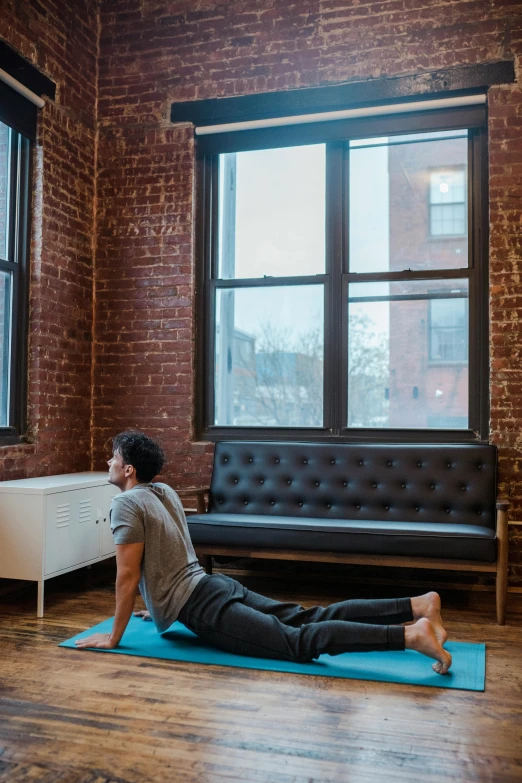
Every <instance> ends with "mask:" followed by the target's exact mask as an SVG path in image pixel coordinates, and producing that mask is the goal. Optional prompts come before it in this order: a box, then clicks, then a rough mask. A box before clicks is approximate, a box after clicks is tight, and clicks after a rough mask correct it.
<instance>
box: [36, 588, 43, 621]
mask: <svg viewBox="0 0 522 783" xmlns="http://www.w3.org/2000/svg"><path fill="white" fill-rule="evenodd" d="M36 616H37V617H43V616H44V582H43V580H42V581H41V582H38V603H37V605H36Z"/></svg>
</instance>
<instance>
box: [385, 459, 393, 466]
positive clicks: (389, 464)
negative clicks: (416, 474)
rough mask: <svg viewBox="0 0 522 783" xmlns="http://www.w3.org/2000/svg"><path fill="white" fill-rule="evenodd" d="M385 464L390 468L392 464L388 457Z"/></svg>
mask: <svg viewBox="0 0 522 783" xmlns="http://www.w3.org/2000/svg"><path fill="white" fill-rule="evenodd" d="M386 464H387V465H388V467H389V468H391V467H392V465H393V462H392V461H391V459H389V460H388V462H387V463H386Z"/></svg>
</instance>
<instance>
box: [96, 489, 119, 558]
mask: <svg viewBox="0 0 522 783" xmlns="http://www.w3.org/2000/svg"><path fill="white" fill-rule="evenodd" d="M101 490H102V496H103V500H102V510H103V514H102V518H101V522H100V524H101V530H100V544H101V550H100V554H101V557H104V556H106V555H113V554H114V553H115V551H116V546H115V544H114V538H113V536H112V532H111V524H110V520H109V509H110V507H111V501H112V499H113V497H115V495H119V494H120V490H119V489H118V488H117V487H115V486H114V485H113V484H106V485H104V486H103V487H101Z"/></svg>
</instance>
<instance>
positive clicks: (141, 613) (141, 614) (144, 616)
mask: <svg viewBox="0 0 522 783" xmlns="http://www.w3.org/2000/svg"><path fill="white" fill-rule="evenodd" d="M132 614H133V615H134V617H141V618H142V619H143V620H150V619H151V616H150V612H147V611H145V609H141V610H140V611H139V612H133V613H132Z"/></svg>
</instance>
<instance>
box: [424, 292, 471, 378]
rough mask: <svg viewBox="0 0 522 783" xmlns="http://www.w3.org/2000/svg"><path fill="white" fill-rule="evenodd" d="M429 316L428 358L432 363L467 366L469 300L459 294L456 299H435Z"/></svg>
mask: <svg viewBox="0 0 522 783" xmlns="http://www.w3.org/2000/svg"><path fill="white" fill-rule="evenodd" d="M435 296H437V295H435ZM439 296H440V294H439ZM442 296H444V294H442ZM429 316H430V325H429V331H430V336H429V357H428V358H429V360H430V362H441V363H450V364H451V363H455V362H460V363H462V364H466V363H467V361H468V328H467V327H468V300H467V298H462V297H459V296H458V294H457V296H456V297H455V298H453V297H452V298H448V299H444V298H434V299H432V300H431V301H430V313H429Z"/></svg>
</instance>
